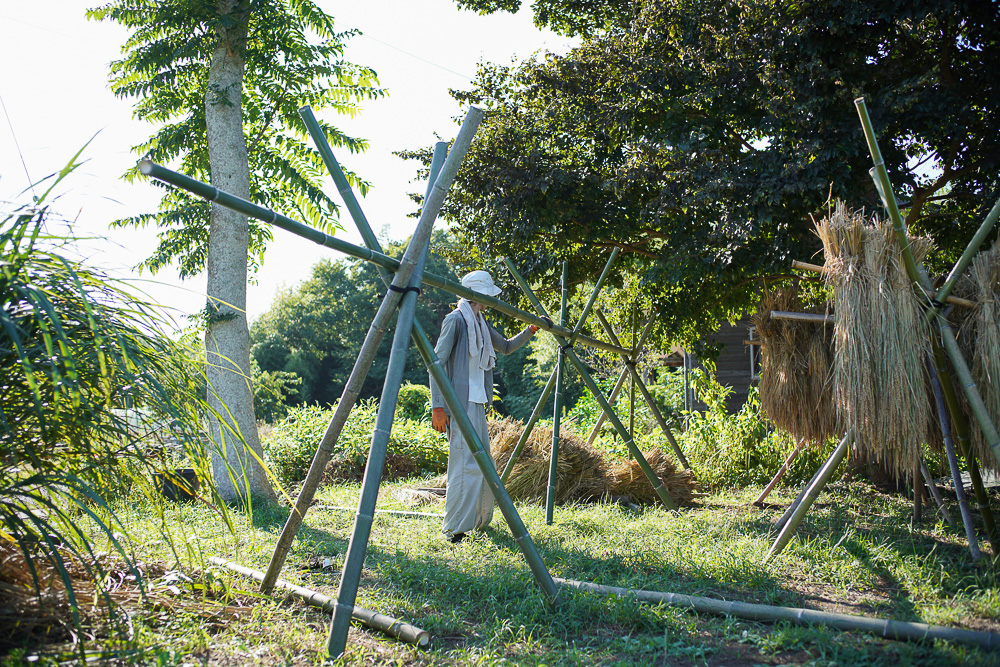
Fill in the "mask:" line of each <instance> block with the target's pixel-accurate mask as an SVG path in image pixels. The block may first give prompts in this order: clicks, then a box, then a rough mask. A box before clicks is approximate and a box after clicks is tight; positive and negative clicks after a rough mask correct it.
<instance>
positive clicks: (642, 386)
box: [597, 310, 691, 470]
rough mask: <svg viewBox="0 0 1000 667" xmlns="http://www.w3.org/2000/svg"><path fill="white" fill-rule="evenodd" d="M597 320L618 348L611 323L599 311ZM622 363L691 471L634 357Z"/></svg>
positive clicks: (679, 459)
mask: <svg viewBox="0 0 1000 667" xmlns="http://www.w3.org/2000/svg"><path fill="white" fill-rule="evenodd" d="M597 319H598V320H600V322H601V326H602V327H604V332H605V333H606V334H607V335H608V338H610V339H611V341H612V342H613V343H614V344H615V345H618V346H619V347H620V346H621V342H620V341H619V340H618V337H617V336H616V335H615V331H614V329H612V328H611V323H610V322H608V320H607V318H606V317H604V313H602V312H601V311H600V310H598V311H597ZM622 361H623V362H624V363H625V369H626V370H627V371H628V373H629V375H630V376H631V377H632V382H633V383H634V384H635V386H636V387H637V388H638V389H639V393H640V394H642V400H644V401H645V402H646V406H647V407H648V408H649V411H650V412H651V413H652V414H653V418H654V419H655V420H656V424H657V425H658V426H659V427H660V430H661V431H663V435H664V436H665V437H666V438H667V442H668V443H669V444H670V448H671V449H672V450H673V452H674V456H676V457H677V460H678V461H680V463H681V465H683V466H684V469H685V470H691V464H690V463H688V460H687V457H686V456H684V452H683V451H682V450H681V448H680V445H678V444H677V440H675V439H674V434H673V433H672V432H671V431H670V427H669V426H668V425H667V420H666V419H664V417H663V413H662V412H660V408H659V406H657V405H656V400H655V399H653V396H652V394H650V393H649V389H648V388H647V387H646V383H644V382H643V381H642V378H641V377H639V372H638V371H637V370H636V369H635V357H634V356H633V357H631V358H629V357H626V356H624V355H623V356H622ZM630 436H631V434H630Z"/></svg>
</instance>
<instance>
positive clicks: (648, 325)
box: [587, 308, 656, 445]
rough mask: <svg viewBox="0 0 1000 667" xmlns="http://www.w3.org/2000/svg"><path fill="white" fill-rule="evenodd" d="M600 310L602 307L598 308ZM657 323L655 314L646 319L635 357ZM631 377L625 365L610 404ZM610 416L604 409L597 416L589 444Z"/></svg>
mask: <svg viewBox="0 0 1000 667" xmlns="http://www.w3.org/2000/svg"><path fill="white" fill-rule="evenodd" d="M597 310H598V311H600V309H599V308H598V309H597ZM655 323H656V318H655V316H654V315H653V314H650V316H649V319H648V320H647V321H646V326H645V327H643V329H642V334H640V335H639V342H638V343H636V345H635V348H634V349H633V350H632V351H631V355H632V357H633V358H636V357H638V356H639V354H640V353H641V352H642V350H643V348H645V347H646V338H648V337H649V334H650V332H651V331H652V330H653V325H654V324H655ZM628 377H629V372H628V368H625V367H623V368H622V370H621V373H619V375H618V380H617V381H616V382H615V386H614V388H613V389H612V390H611V394H610V395H609V396H608V405H614V404H615V401H616V400H618V392H620V391H621V390H622V387H623V386H624V385H625V380H626V379H627V378H628ZM607 418H608V415H607V413H605V412H604V411H603V410H602V411H601V414H600V416H598V418H597V422H596V423H595V424H594V428H592V429H591V430H590V435H588V436H587V444H588V445H592V444H594V440H595V439H596V438H597V434H598V433H599V432H600V430H601V426H603V425H604V421H605V420H606V419H607Z"/></svg>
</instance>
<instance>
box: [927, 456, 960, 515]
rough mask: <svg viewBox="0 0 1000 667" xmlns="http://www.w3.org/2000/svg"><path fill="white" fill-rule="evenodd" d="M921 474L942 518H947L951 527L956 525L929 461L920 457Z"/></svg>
mask: <svg viewBox="0 0 1000 667" xmlns="http://www.w3.org/2000/svg"><path fill="white" fill-rule="evenodd" d="M920 474H921V475H922V476H923V478H924V484H926V485H927V490H928V491H929V492H930V494H931V498H933V499H934V504H936V505H937V508H938V513H939V514H940V515H941V518H942V519H944V520H945V522H946V523H947V524H948V526H949V527H950V528H954V527H955V522H954V520H952V518H951V512H949V511H948V507H947V506H946V505H945V504H944V498H942V497H941V492H940V491H939V490H938V488H937V484H935V483H934V476H933V475H931V471H930V468H928V467H927V461H925V460H924V459H920Z"/></svg>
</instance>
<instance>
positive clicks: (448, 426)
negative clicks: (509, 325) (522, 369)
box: [430, 271, 538, 544]
mask: <svg viewBox="0 0 1000 667" xmlns="http://www.w3.org/2000/svg"><path fill="white" fill-rule="evenodd" d="M462 285H463V286H465V287H467V288H468V289H471V290H473V291H475V292H478V293H479V294H485V295H487V296H496V295H498V294H500V288H499V287H497V286H496V284H494V282H493V277H492V276H490V274H489V273H488V272H487V271H472V272H471V273H468V274H466V275H465V277H463V278H462ZM484 310H486V306H485V305H483V304H481V303H476V302H475V301H469V300H467V299H460V300H459V302H458V307H457V308H456V309H455V310H453V311H452V312H451V313H449V314H448V316H447V317H445V318H444V322H443V323H442V325H441V334H440V336H439V337H438V341H437V345H436V346H435V348H434V352H435V353H437V357H438V359H440V360H441V365H442V368H443V369H444V372H445V375H446V376H447V377H448V380H450V381H451V384H452V386H454V387H455V393H456V394H457V395H458V400H459V404H460V405H464V406H465V412H466V414H467V415H468V416H469V420H470V421H471V422H472V426H473V428H475V430H476V433H477V434H478V435H479V439H480V440H481V441H482V443H483V446H484V447H485V448H486V452H487V453H489V451H490V436H489V431H488V429H487V426H486V406H487V405H490V404H491V403H492V399H493V368H494V367H495V366H496V355H497V353H498V352H499V353H500V354H510V353H512V352H514V351H516V350H518V349H520V348H521V347H523V346H524V344H525V343H527V342H528V341H529V340H531V338H532V337H533V336H534V335H535V332H536V331H538V327H536V326H535V325H529V326H527V327H525V328H524V329H523V330H522V331H521V332H520V333H519V334H517V335H516V336H514V337H513V338H505V337H504V336H503V335H502V334H501V333H500V332H499V331H497V330H496V329H494V328H493V327H492V326H490V324H489V323H488V322H487V321H486V318H485V317H483V311H484ZM430 386H431V423H432V425H433V426H434V429H435V430H436V431H438V432H440V433H445V434H447V436H448V490H447V493H446V494H445V504H444V527H443V530H444V534H445V537H446V538H447V539H448V540H449V541H450V542H452V543H456V544H457V543H458V542H461V541H462V539H463V538H464V537H465V534H466V533H467V532H469V531H471V530H474V529H476V528H482V527H483V526H487V525H489V523H490V521H492V519H493V493H492V491H490V489H489V487H488V486H487V485H486V480H485V479H484V478H483V473H482V471H480V470H479V465H478V464H477V463H476V460H475V458H474V457H473V456H472V451H471V450H470V449H469V446H468V444H466V442H465V438H464V437H462V432H461V430H459V428H458V426H457V425H456V424H454V423H453V422H452V420H451V414H450V412H449V410H448V408H447V407H446V406H445V404H444V397H443V396H442V394H441V390H440V388H439V387H438V385H437V383H436V382H435V381H434V378H433V377H431V379H430Z"/></svg>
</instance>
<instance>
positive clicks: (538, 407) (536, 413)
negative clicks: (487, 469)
mask: <svg viewBox="0 0 1000 667" xmlns="http://www.w3.org/2000/svg"><path fill="white" fill-rule="evenodd" d="M558 374H559V367H558V366H557V367H555V368H553V369H552V372H551V373H549V381H548V382H546V383H545V388H544V389H542V393H541V395H540V396H539V397H538V402H537V403H535V409H534V410H532V411H531V416H530V417H528V421H527V422H526V423H525V425H524V430H523V431H521V437H520V438H518V441H517V445H515V446H514V451H512V452H511V453H510V458H509V459H508V460H507V465H506V466H505V467H504V469H503V472H502V473H501V474H500V481H501V482H503V483H504V484H506V483H507V478H508V477H510V473H511V471H512V470H513V469H514V464H515V463H516V462H517V458H518V457H519V456H521V451H522V450H523V449H524V446H525V445H526V444H527V442H528V438H530V437H531V430H532V429H533V428H535V424H536V423H537V422H538V419H539V417H540V416H541V414H542V408H544V407H545V403H546V402H547V401H548V400H549V396H551V395H552V390H553V389H554V388H555V386H556V377H557V376H558Z"/></svg>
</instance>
